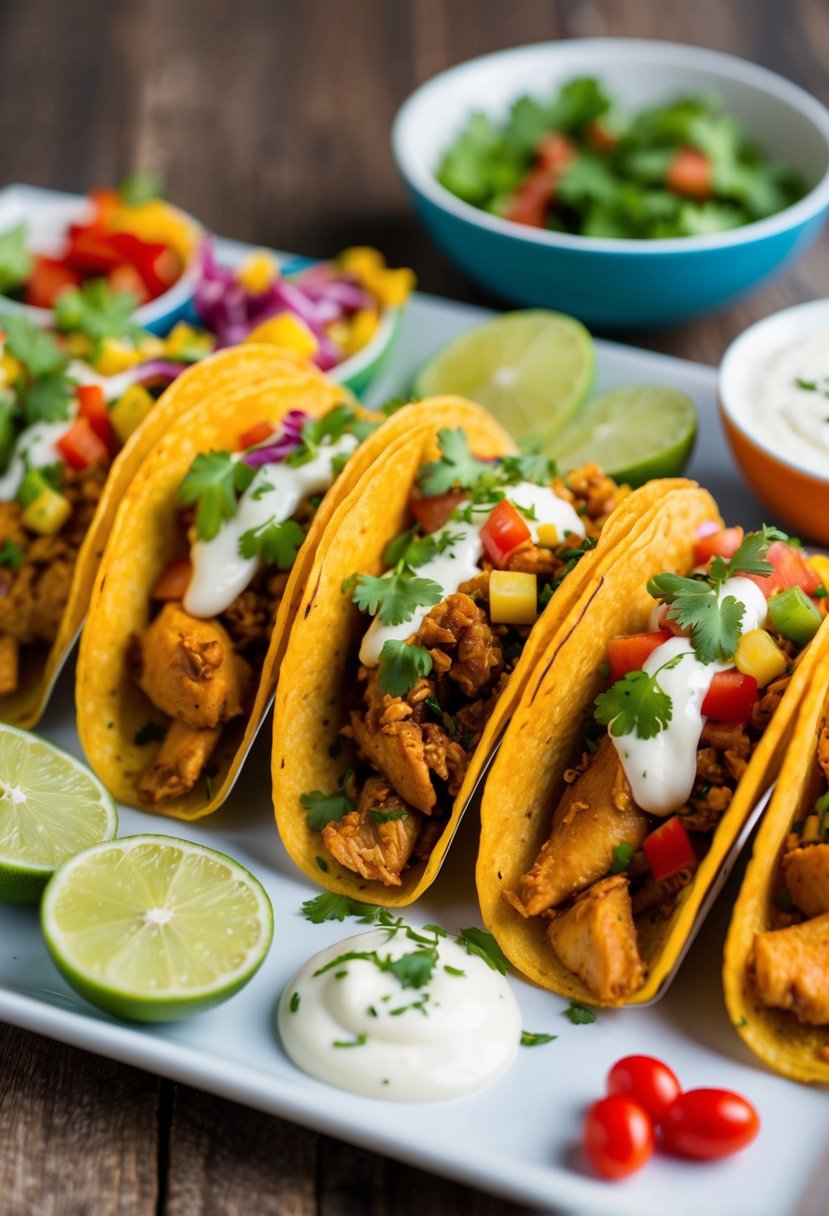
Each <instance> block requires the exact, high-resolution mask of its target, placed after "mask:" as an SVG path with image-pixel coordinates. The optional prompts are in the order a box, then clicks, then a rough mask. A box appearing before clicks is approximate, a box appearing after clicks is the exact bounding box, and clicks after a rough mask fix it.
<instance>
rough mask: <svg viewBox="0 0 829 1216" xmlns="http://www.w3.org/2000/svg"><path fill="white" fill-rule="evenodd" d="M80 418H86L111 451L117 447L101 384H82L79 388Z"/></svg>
mask: <svg viewBox="0 0 829 1216" xmlns="http://www.w3.org/2000/svg"><path fill="white" fill-rule="evenodd" d="M76 396H77V398H78V417H79V418H85V419H86V421H87V422H88V423H89V425H90V426H91V427H92V429H93V431H94V432H95V434H96V435H97V436H98V438H99V439H102V440H103V441H104V443H105V444H106V445H107V448H108V449H109V451H113V447H114V446H115V447H117V444H116V443H115V432H114V431H113V429H112V423H111V422H110V420H109V413H108V412H107V403H106V397H105V396H104V390H103V389H102V388H101V386H100V385H99V384H81V385H79V386H78V389H77V393H76Z"/></svg>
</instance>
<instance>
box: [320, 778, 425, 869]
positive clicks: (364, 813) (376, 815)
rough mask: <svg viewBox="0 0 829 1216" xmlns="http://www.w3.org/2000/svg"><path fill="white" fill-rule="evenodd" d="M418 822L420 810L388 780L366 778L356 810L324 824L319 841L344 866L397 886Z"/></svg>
mask: <svg viewBox="0 0 829 1216" xmlns="http://www.w3.org/2000/svg"><path fill="white" fill-rule="evenodd" d="M420 823H421V816H420V815H419V813H418V812H417V811H415V810H413V809H412V808H411V807H410V806H407V805H406V803H405V802H404V801H403V799H402V798H400V797H399V796H398V795H397V794H396V793H395V792H394V791H393V790H392V788H391V786H390V785H389V783H388V782H387V781H384V780H383V778H382V777H369V779H368V780H367V781H366V783H365V785H364V786H363V789H362V791H361V793H360V798H359V801H358V803H357V807H356V809H355V810H353V811H351V812H349V814H347V815H344V816H343V818H342V819H337V820H332V821H331V822H330V823H327V824H326V825H325V827H324V828H323V831H322V841H323V844H324V845H325V847H326V848H327V849H328V852H329V853H330V854H331V856H332V857H334V858H336V860H337V861H338V862H339V863H340V865H342V866H345V867H346V869H348V870H354V871H355V872H356V873H357V874H360V875H362V877H363V878H367V879H370V880H373V881H376V882H382V883H384V884H385V886H387V887H399V886H400V882H401V879H400V876H401V874H402V872H403V870H404V869H405V867H406V865H407V863H408V860H409V858H410V856H411V853H412V849H413V848H414V846H415V842H416V840H417V836H418V832H419V830H420Z"/></svg>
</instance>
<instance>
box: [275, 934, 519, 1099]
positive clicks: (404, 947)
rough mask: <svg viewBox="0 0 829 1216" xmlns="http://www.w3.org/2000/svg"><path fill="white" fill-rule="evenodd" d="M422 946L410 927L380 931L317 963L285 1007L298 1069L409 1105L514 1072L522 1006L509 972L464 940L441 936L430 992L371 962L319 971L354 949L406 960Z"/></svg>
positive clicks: (322, 955) (302, 975)
mask: <svg viewBox="0 0 829 1216" xmlns="http://www.w3.org/2000/svg"><path fill="white" fill-rule="evenodd" d="M419 948H421V947H419V945H418V943H416V942H414V941H412V940H410V939H409V938H407V937H406V934H405V932H398V933H397V934H395V935H394V936H392V937H389V934H388V933H386V932H385V931H384V930H382V929H374V930H372V931H370V932H368V933H361V934H358V935H357V936H356V937H350V938H347V939H346V940H345V941H341V942H337V943H336V944H335V945H333V946H329V947H327V948H326V949H325V950H321V951H320V952H319V954H315V955H314V956H313V958H311V959H309V961H308V962H307V963H306V964H305V966H304V967H303V968H302V969H301V971H300V972H299V974H298V975H297V976H296V978H295V979H294V980H293V981H292V982H291V983H290V984H288V986H287V987H286V989H285V991H284V992H283V994H282V999H281V1001H280V1004H279V1014H278V1024H279V1033H280V1036H281V1039H282V1043H283V1045H284V1047H285V1050H286V1052H287V1053H288V1055H289V1056H290V1058H291V1059H292V1060H293V1062H294V1063H295V1064H296V1065H297V1067H298V1068H301V1069H302V1070H303V1071H304V1072H307V1073H308V1074H309V1075H310V1076H312V1077H317V1078H318V1079H319V1080H320V1081H325V1082H327V1083H328V1084H329V1085H336V1086H337V1087H338V1088H340V1089H345V1090H349V1091H350V1092H351V1093H357V1094H365V1095H368V1096H369V1097H372V1098H387V1099H390V1100H392V1101H394V1100H397V1101H407V1102H431V1101H436V1100H439V1099H443V1098H455V1097H458V1096H460V1095H461V1094H467V1093H471V1092H472V1091H474V1090H477V1089H480V1088H482V1087H483V1086H484V1085H489V1084H490V1083H491V1082H492V1081H494V1080H496V1079H497V1078H498V1077H500V1076H501V1075H502V1074H503V1073H504V1072H506V1070H507V1069H508V1068H509V1066H510V1065H511V1064H512V1062H513V1060H514V1059H515V1055H516V1053H517V1050H518V1046H519V1043H520V1039H521V1012H520V1010H519V1008H518V1003H517V1001H516V999H515V997H514V995H513V993H512V991H511V989H510V987H509V984H508V983H507V981H506V979H505V978H504V977H503V976H502V975H500V974H499V973H498V972H497V971H493V970H492V969H491V968H490V967H488V966H487V964H486V963H485V962H484V961H483V959H480V958H478V957H476V956H474V955H470V954H467V953H466V951H465V950H464V949H463V948H462V947H461V946H459V945H458V944H457V943H456V942H454V941H452V940H450V939H447V938H442V939H440V940H439V942H438V962H437V964H436V965H435V968H434V970H433V972H432V976H431V979H430V980H429V982H428V983H427V984H425V985H424V986H423V987H421V988H403V986H402V985H401V983H400V981H399V980H398V979H397V978H396V977H395V976H394V975H393V974H391V973H389V972H384V971H381V970H380V969H379V968H378V967H377V966H376V965H375V964H374V963H372V962H370V961H368V960H364V959H357V960H349V961H348V962H343V964H342V966H340V967H334V968H332V969H331V970H330V971H326V972H325V973H324V974H323V975H315V974H314V972H316V971H318V970H319V969H320V968H321V967H324V966H325V965H326V964H327V963H330V962H333V961H334V959H336V958H338V957H339V956H340V955H342V954H344V953H345V952H347V951H352V950H357V951H372V950H376V951H377V953H378V954H379V955H380V957H381V958H386V957H387V956H391V957H392V958H394V959H397V958H399V957H400V956H401V955H403V954H410V953H411V952H412V951H414V950H417V949H419ZM447 966H449V967H452V968H454V969H455V970H456V971H462V972H463V975H453V974H451V973H450V972H448V971H446V970H445V968H446V967H447ZM342 972H345V974H344V975H343V974H341V973H342ZM338 975H339V976H340V978H339V979H338V978H337V976H338ZM424 997H425V998H426V999H424ZM297 1002H298V1003H297ZM416 1002H420V1005H421V1007H418V1008H412V1007H411V1006H413V1005H414V1004H415V1003H416ZM292 1004H293V1005H294V1009H293V1011H292V1009H291V1006H292ZM404 1007H408V1008H405V1012H402V1013H401V1012H399V1011H400V1010H401V1009H402V1008H404ZM372 1010H373V1011H374V1012H373V1013H372V1012H371V1011H372ZM395 1010H397V1011H398V1012H397V1013H395V1012H394V1011H395ZM362 1039H364V1041H361V1040H362ZM335 1043H346V1044H353V1046H341V1047H335V1046H334V1044H335Z"/></svg>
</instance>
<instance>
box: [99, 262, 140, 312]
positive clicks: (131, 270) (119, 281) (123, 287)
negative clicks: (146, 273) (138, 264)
mask: <svg viewBox="0 0 829 1216" xmlns="http://www.w3.org/2000/svg"><path fill="white" fill-rule="evenodd" d="M107 282H108V283H109V285H110V287H111V288H112V290H113V291H128V292H129V293H130V295H133V296H135V298H136V300H137V301H138V303H139V305H140V304H146V303H147V302H148V300H149V299H150V293H149V290H148V288H147V284H146V283H145V282H144V280H143V279H142V278H141V275H140V274H139V273H138V271H137V270H136V268H135V267H134V266H131V265H130V264H129V263H128V262H121V263H120V265H118V266H113V268H112V270H110V272H109V274H108V275H107Z"/></svg>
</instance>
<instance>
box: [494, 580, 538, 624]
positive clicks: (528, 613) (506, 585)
mask: <svg viewBox="0 0 829 1216" xmlns="http://www.w3.org/2000/svg"><path fill="white" fill-rule="evenodd" d="M537 616H538V579H537V577H536V575H535V574H521V573H519V572H517V571H515V570H493V571H492V573H491V574H490V576H489V618H490V620H491V621H492V623H493V625H532V624H533V622H534V621H535V620H536V618H537Z"/></svg>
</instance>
